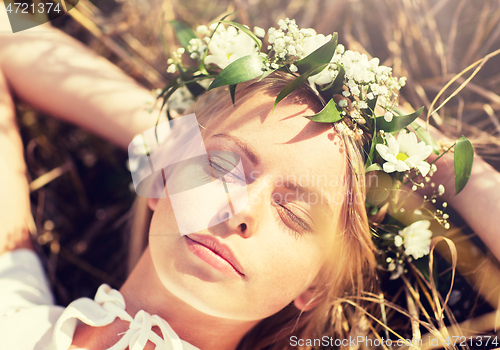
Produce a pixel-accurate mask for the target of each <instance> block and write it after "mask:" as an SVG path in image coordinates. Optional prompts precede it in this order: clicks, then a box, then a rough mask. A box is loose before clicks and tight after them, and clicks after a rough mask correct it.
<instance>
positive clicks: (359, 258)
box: [129, 74, 375, 350]
mask: <svg viewBox="0 0 500 350" xmlns="http://www.w3.org/2000/svg"><path fill="white" fill-rule="evenodd" d="M289 82H290V78H289V75H284V74H273V75H272V76H270V77H267V78H266V79H263V80H261V81H255V80H254V81H250V82H247V83H244V84H240V85H238V89H237V92H236V101H237V103H241V102H243V101H245V100H247V99H249V98H251V97H252V96H253V94H254V93H255V92H256V91H264V92H266V93H268V94H270V95H272V96H276V95H277V94H278V93H279V92H280V91H281V90H282V89H283V88H284V87H285V86H286V85H287V84H288V83H289ZM281 103H290V104H295V103H298V104H307V105H308V106H309V107H310V108H311V109H313V110H315V111H316V112H318V111H319V110H320V109H321V107H322V106H323V105H324V102H323V101H322V100H321V98H320V97H318V96H317V95H316V94H315V93H314V91H312V90H311V89H310V88H309V87H308V86H307V85H305V84H303V85H302V86H301V87H300V88H299V89H297V90H296V91H294V92H293V93H292V94H291V95H289V96H288V97H287V98H286V99H285V100H284V101H282V102H281ZM230 108H233V106H232V104H231V99H230V97H229V92H228V90H227V89H223V88H219V89H216V90H213V91H211V92H209V93H207V94H205V96H203V97H202V98H201V99H200V101H199V102H198V103H197V104H196V107H195V112H196V115H197V118H198V120H199V121H201V124H202V126H206V125H205V124H204V122H205V121H206V120H207V118H208V117H209V116H213V115H217V114H219V115H220V114H224V115H226V113H224V112H225V111H228V110H229V109H230ZM344 119H346V121H344V120H341V121H339V122H337V123H333V124H332V128H333V129H334V130H335V131H337V134H338V135H339V136H340V138H341V142H342V143H343V144H344V150H345V154H346V158H347V167H346V168H347V170H346V174H345V178H346V179H347V181H345V184H346V186H345V187H346V192H347V194H346V196H345V200H344V202H343V204H342V208H341V214H340V217H339V227H340V235H339V237H340V239H341V241H340V242H339V245H338V246H340V252H339V255H340V257H341V259H337V260H335V262H333V259H332V262H331V263H329V264H326V265H325V266H324V267H323V269H322V271H321V272H320V275H319V276H318V281H317V286H316V288H315V291H314V296H313V300H311V302H315V303H318V304H317V305H316V306H315V307H314V308H313V309H312V310H311V311H307V312H300V311H299V310H297V309H296V308H295V306H294V305H293V304H290V305H288V306H287V307H285V308H284V309H282V310H281V311H279V312H277V313H276V314H274V315H272V316H270V317H268V318H265V319H263V320H262V321H260V322H259V323H258V324H257V325H256V326H255V327H254V328H253V329H252V330H251V331H250V332H248V333H247V334H246V335H245V337H243V339H242V340H241V342H240V344H239V346H238V348H237V349H238V350H249V349H252V350H256V349H271V348H272V349H290V348H292V346H291V345H290V340H289V339H290V336H293V335H295V336H297V339H321V338H322V337H323V336H325V335H326V336H331V337H342V336H345V334H346V332H345V331H346V329H345V328H346V327H345V325H344V327H342V326H341V323H342V322H341V321H342V317H343V313H342V312H341V310H342V309H341V307H340V305H339V302H338V299H339V298H340V297H342V296H347V295H349V296H353V297H355V298H356V297H359V296H360V292H361V291H362V290H364V289H365V288H366V287H367V284H368V283H367V281H368V282H370V280H371V277H372V276H373V271H374V267H375V258H374V255H373V251H374V247H373V242H372V239H371V233H370V230H369V224H368V218H367V213H366V208H365V196H366V194H365V182H364V162H363V156H362V153H361V152H362V151H361V147H362V139H361V138H360V137H359V136H355V134H353V133H348V132H344V130H345V129H346V128H348V127H349V125H347V124H348V123H349V121H348V120H347V119H348V118H344ZM359 198H362V200H359ZM133 210H134V212H135V215H134V216H135V218H134V220H133V225H132V230H133V231H132V233H133V235H132V236H131V239H130V258H129V268H131V267H133V265H135V262H136V261H137V260H138V259H139V257H140V254H141V253H142V251H143V250H144V249H145V247H146V245H147V233H148V228H149V222H150V220H151V212H150V211H149V212H148V209H147V199H145V198H138V200H137V201H136V203H135V205H134V209H133ZM332 251H333V247H332ZM293 348H296V347H293ZM314 348H316V347H314V346H313V347H303V349H314ZM318 348H319V347H318Z"/></svg>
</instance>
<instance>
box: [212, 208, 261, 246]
mask: <svg viewBox="0 0 500 350" xmlns="http://www.w3.org/2000/svg"><path fill="white" fill-rule="evenodd" d="M234 214H235V215H233V209H232V207H231V206H229V205H228V206H225V207H224V208H223V209H222V210H221V211H220V212H219V215H220V218H221V221H222V225H225V226H226V230H227V232H228V233H229V234H231V233H235V234H239V235H241V236H243V237H245V238H248V237H250V236H251V235H252V234H253V233H254V232H255V228H256V227H255V217H254V214H255V213H252V208H251V205H250V203H248V204H247V205H246V206H245V208H243V210H241V211H240V212H238V213H234Z"/></svg>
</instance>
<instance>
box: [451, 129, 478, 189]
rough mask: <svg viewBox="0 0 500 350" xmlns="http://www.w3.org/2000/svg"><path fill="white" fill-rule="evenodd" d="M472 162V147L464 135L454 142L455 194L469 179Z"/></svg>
mask: <svg viewBox="0 0 500 350" xmlns="http://www.w3.org/2000/svg"><path fill="white" fill-rule="evenodd" d="M473 162H474V147H472V143H471V142H470V141H469V140H468V139H467V138H466V137H465V136H462V137H461V138H459V139H458V140H457V142H456V144H455V155H454V164H455V193H456V194H458V193H460V191H462V190H463V188H464V187H465V185H466V184H467V182H468V181H469V178H470V174H471V171H472V163H473Z"/></svg>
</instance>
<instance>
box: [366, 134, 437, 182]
mask: <svg viewBox="0 0 500 350" xmlns="http://www.w3.org/2000/svg"><path fill="white" fill-rule="evenodd" d="M385 138H386V140H387V146H386V145H382V144H377V145H376V146H375V147H376V149H377V152H378V154H380V156H381V157H382V158H383V159H384V160H385V161H386V162H385V163H384V165H383V167H384V171H385V172H386V173H392V172H394V171H401V172H403V171H407V170H410V169H413V168H417V169H418V170H419V171H420V172H421V173H422V176H426V175H427V173H428V172H429V169H430V165H429V163H427V162H426V161H425V159H427V157H428V156H429V155H430V154H431V152H432V147H431V146H428V145H426V144H425V143H424V142H423V141H422V142H417V137H416V136H415V134H414V133H407V132H406V130H402V131H401V132H400V133H399V134H398V137H397V139H396V138H395V137H394V136H392V135H391V134H386V136H385Z"/></svg>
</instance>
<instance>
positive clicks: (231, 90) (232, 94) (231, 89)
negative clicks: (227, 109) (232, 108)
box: [229, 84, 237, 105]
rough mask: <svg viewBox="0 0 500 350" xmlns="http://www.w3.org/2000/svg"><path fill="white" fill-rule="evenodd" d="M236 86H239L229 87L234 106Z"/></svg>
mask: <svg viewBox="0 0 500 350" xmlns="http://www.w3.org/2000/svg"><path fill="white" fill-rule="evenodd" d="M236 85H237V84H233V85H229V93H230V94H231V101H233V105H234V100H235V94H236Z"/></svg>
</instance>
